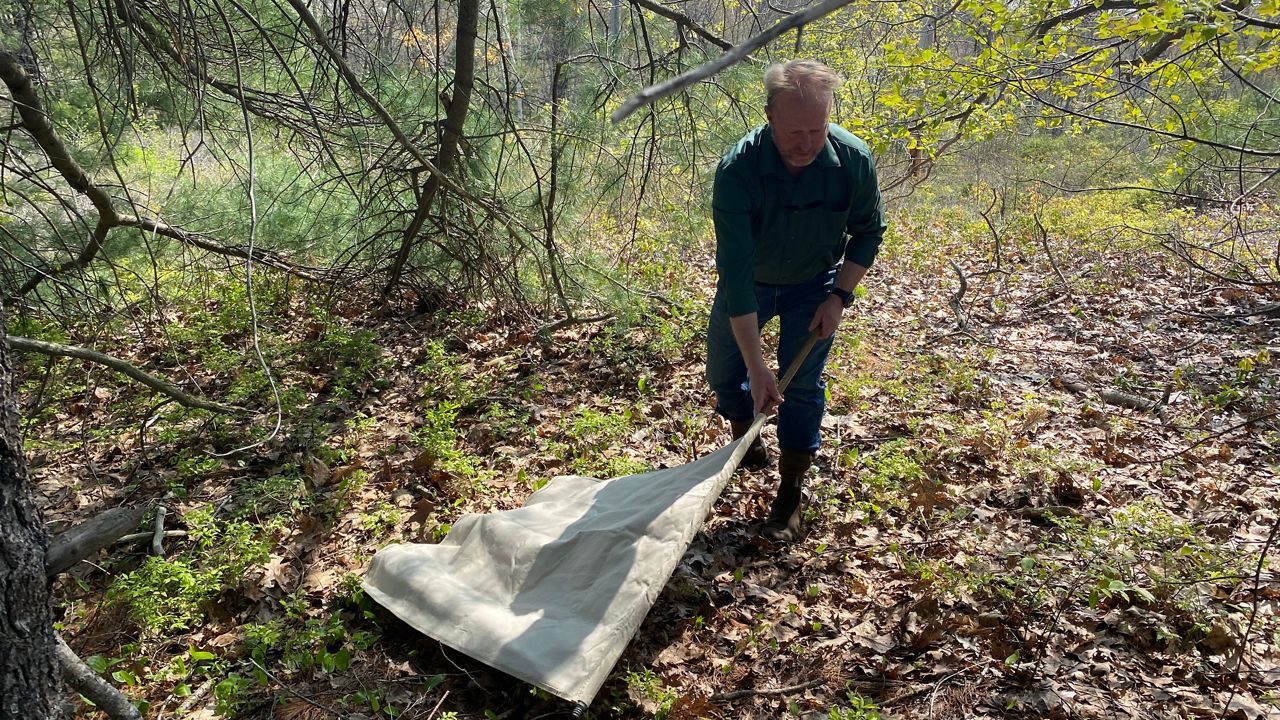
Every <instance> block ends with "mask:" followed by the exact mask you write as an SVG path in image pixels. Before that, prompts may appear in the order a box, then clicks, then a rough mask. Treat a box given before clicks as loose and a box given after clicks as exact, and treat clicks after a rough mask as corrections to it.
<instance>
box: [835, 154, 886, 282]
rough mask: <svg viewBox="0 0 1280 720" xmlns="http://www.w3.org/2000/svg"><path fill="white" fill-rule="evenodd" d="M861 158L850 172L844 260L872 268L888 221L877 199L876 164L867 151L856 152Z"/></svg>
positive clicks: (878, 195)
mask: <svg viewBox="0 0 1280 720" xmlns="http://www.w3.org/2000/svg"><path fill="white" fill-rule="evenodd" d="M858 156H859V158H860V159H861V160H862V162H861V163H858V168H857V171H856V172H855V173H854V175H853V178H852V180H853V188H854V189H853V198H852V199H851V201H850V203H849V221H848V223H846V224H845V233H846V234H847V235H848V236H849V242H848V245H846V246H845V252H844V258H845V260H847V261H849V262H852V263H855V264H858V265H861V266H862V267H864V268H869V267H871V264H872V263H873V262H875V260H876V255H877V254H878V253H879V252H880V243H881V241H882V240H883V239H884V231H885V228H886V227H887V224H886V223H885V221H884V205H883V204H882V202H881V200H880V183H879V181H878V180H877V179H876V163H875V160H873V159H872V158H871V155H870V154H864V153H859V154H858Z"/></svg>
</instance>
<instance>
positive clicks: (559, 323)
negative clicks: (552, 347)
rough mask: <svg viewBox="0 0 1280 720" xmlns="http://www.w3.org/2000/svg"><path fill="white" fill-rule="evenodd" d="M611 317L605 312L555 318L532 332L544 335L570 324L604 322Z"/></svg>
mask: <svg viewBox="0 0 1280 720" xmlns="http://www.w3.org/2000/svg"><path fill="white" fill-rule="evenodd" d="M612 319H613V313H605V314H604V315H595V316H593V317H566V318H561V319H559V320H556V321H555V322H553V323H550V324H547V325H543V326H542V327H540V328H538V330H537V332H535V333H534V334H535V335H546V334H548V333H553V332H555V331H556V330H560V329H561V328H566V327H569V326H570V325H589V324H591V323H598V322H605V321H608V320H612Z"/></svg>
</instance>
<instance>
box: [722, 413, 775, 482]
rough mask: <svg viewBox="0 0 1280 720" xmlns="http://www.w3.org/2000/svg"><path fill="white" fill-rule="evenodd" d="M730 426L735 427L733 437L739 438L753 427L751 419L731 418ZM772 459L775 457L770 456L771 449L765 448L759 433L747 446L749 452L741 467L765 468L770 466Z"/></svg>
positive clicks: (750, 468)
mask: <svg viewBox="0 0 1280 720" xmlns="http://www.w3.org/2000/svg"><path fill="white" fill-rule="evenodd" d="M729 427H731V428H733V439H734V440H737V439H738V438H740V437H742V436H743V435H746V434H747V431H748V430H750V429H751V421H750V420H730V421H729ZM772 461H773V458H770V457H769V451H768V450H767V449H765V446H764V441H763V440H761V439H760V436H759V435H757V436H756V439H755V441H754V442H752V443H751V447H749V448H747V454H746V455H744V456H743V457H742V465H741V467H744V468H746V469H748V470H764V469H765V468H767V467H769V464H770V463H771V462H772Z"/></svg>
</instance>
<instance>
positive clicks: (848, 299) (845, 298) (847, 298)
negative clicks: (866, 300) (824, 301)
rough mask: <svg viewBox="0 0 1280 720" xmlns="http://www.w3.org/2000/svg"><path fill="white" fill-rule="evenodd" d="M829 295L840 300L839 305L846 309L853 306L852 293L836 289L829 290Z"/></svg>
mask: <svg viewBox="0 0 1280 720" xmlns="http://www.w3.org/2000/svg"><path fill="white" fill-rule="evenodd" d="M831 294H832V295H835V296H836V297H838V298H840V304H841V305H843V306H845V307H846V308H847V307H849V306H850V305H852V304H853V293H851V292H849V291H848V290H841V289H840V288H838V287H833V288H831Z"/></svg>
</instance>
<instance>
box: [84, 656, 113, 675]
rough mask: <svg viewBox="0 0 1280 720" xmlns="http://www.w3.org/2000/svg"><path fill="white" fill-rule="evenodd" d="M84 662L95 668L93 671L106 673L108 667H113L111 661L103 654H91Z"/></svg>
mask: <svg viewBox="0 0 1280 720" xmlns="http://www.w3.org/2000/svg"><path fill="white" fill-rule="evenodd" d="M84 662H85V664H86V665H88V666H89V667H91V668H93V671H94V672H96V673H104V672H106V671H107V668H109V667H111V661H110V660H107V659H106V658H104V657H102V656H101V655H90V656H89V657H87V658H85V659H84Z"/></svg>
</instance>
